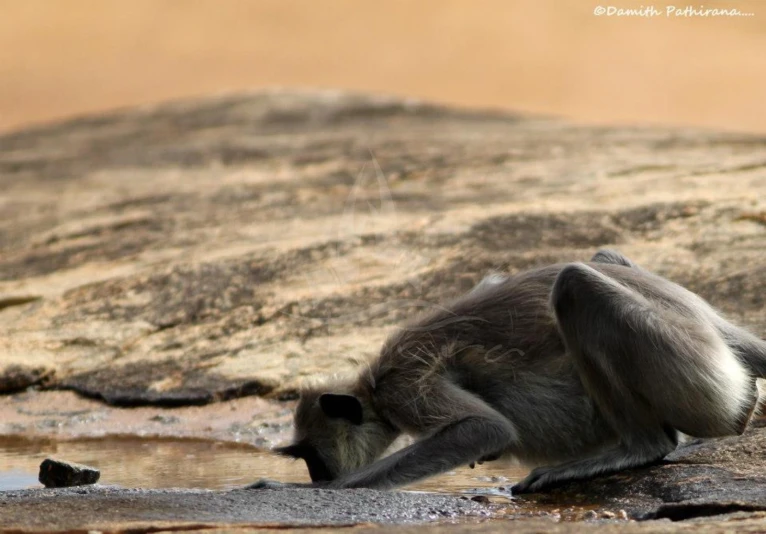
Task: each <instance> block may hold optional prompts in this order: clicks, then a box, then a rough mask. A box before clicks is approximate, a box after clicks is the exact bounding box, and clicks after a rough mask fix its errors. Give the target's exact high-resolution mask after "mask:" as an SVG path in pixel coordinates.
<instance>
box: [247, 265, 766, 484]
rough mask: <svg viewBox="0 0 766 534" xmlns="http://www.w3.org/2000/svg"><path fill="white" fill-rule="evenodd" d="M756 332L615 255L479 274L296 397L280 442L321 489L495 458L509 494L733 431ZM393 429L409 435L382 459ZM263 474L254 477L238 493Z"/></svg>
mask: <svg viewBox="0 0 766 534" xmlns="http://www.w3.org/2000/svg"><path fill="white" fill-rule="evenodd" d="M763 377H766V342H764V341H763V340H761V339H759V338H758V337H756V336H754V335H752V334H750V333H748V332H747V331H745V330H744V329H742V328H739V327H737V326H735V325H733V324H731V323H730V322H728V321H726V320H725V319H724V318H722V317H721V316H720V315H719V314H718V313H716V311H715V310H713V308H712V307H711V306H710V305H708V304H707V303H706V302H705V301H704V300H703V299H702V298H700V297H698V296H697V295H695V294H694V293H692V292H690V291H688V290H686V289H684V288H683V287H681V286H679V285H677V284H675V283H673V282H670V281H668V280H666V279H664V278H662V277H660V276H657V275H655V274H652V273H650V272H648V271H646V270H644V269H642V268H640V267H638V266H636V265H635V264H634V263H633V262H631V261H630V260H629V259H627V258H625V257H624V256H622V255H621V254H619V253H617V252H615V251H611V250H602V251H599V252H598V253H597V254H596V255H595V256H594V257H593V258H592V259H591V261H590V262H587V263H569V264H559V265H551V266H547V267H543V268H538V269H534V270H531V271H528V272H524V273H521V274H518V275H515V276H500V275H492V276H490V277H488V278H486V279H485V280H484V281H482V282H481V283H480V284H479V285H478V286H477V287H475V288H474V289H473V290H472V291H471V292H470V293H468V294H467V295H464V296H463V297H461V298H459V299H457V300H456V301H454V302H453V303H451V304H450V305H449V306H447V307H445V308H443V309H440V310H438V311H436V312H433V313H431V314H430V315H428V316H426V317H424V318H422V319H420V320H418V321H417V322H415V323H413V324H411V325H409V326H408V327H405V328H403V329H402V330H400V331H399V332H398V333H396V334H395V335H393V336H392V337H391V338H390V339H389V340H388V341H387V342H386V343H385V345H384V346H383V348H382V350H381V352H380V356H379V357H378V358H377V359H376V360H375V361H374V362H372V364H371V365H370V367H369V368H366V369H365V370H364V371H363V372H362V373H360V375H359V376H358V378H357V379H356V380H355V381H352V382H348V383H337V384H334V385H331V386H328V387H327V388H326V389H325V388H323V389H308V390H305V391H303V392H302V394H301V398H300V401H299V403H298V406H297V409H296V413H295V441H294V443H293V444H291V445H288V446H286V447H282V448H280V449H277V452H279V453H281V454H283V455H286V456H290V457H293V458H301V459H303V460H304V461H305V462H306V465H307V467H308V470H309V474H310V476H311V480H312V481H313V482H312V484H311V486H314V487H327V488H378V489H386V488H393V487H396V486H401V485H404V484H409V483H411V482H414V481H417V480H420V479H423V478H425V477H429V476H432V475H436V474H439V473H442V472H445V471H448V470H450V469H453V468H456V467H458V466H461V465H464V464H469V463H472V462H474V461H477V460H479V461H480V460H489V459H495V458H497V457H500V456H505V455H510V456H512V457H515V458H516V459H518V460H519V461H521V462H523V463H526V464H531V465H543V467H537V468H536V469H534V470H533V471H532V472H531V473H530V474H529V475H528V476H527V477H526V478H525V479H524V480H522V481H521V482H519V483H518V484H516V485H515V486H514V487H513V488H512V491H513V492H514V493H525V492H537V491H541V490H544V489H546V488H549V487H551V486H554V485H557V484H560V483H563V482H566V481H570V480H576V479H585V478H589V477H593V476H596V475H600V474H606V473H612V472H616V471H619V470H622V469H626V468H631V467H637V466H642V465H647V464H650V463H653V462H657V461H659V460H661V459H662V458H663V457H665V456H666V455H667V454H668V453H670V452H671V451H673V450H674V449H675V448H676V446H677V444H678V439H679V433H683V434H686V435H689V436H693V437H698V438H708V437H716V436H726V435H733V434H741V433H742V432H744V430H745V428H746V426H747V423H748V421H749V420H750V418H751V417H752V415H753V413H754V412H755V410H756V407H757V404H758V390H757V387H756V378H763ZM402 433H406V434H410V435H413V436H414V437H416V438H417V441H416V442H415V443H413V444H412V445H410V446H408V447H405V448H403V449H401V450H399V451H396V452H394V453H393V454H390V455H388V456H385V457H382V458H381V456H382V455H383V454H384V452H385V451H386V449H387V448H388V447H389V446H390V445H391V443H392V442H393V441H394V439H395V438H396V437H397V436H399V435H400V434H402ZM276 485H279V483H276V482H271V481H268V480H264V481H260V482H256V483H255V484H253V485H251V486H249V487H251V488H259V487H273V486H276Z"/></svg>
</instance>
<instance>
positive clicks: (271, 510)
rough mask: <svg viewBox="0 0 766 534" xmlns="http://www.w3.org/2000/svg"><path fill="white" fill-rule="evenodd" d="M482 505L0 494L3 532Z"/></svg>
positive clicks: (377, 496)
mask: <svg viewBox="0 0 766 534" xmlns="http://www.w3.org/2000/svg"><path fill="white" fill-rule="evenodd" d="M490 515H491V514H490V513H489V511H488V509H487V507H486V506H484V505H481V504H477V503H475V502H473V501H470V500H463V499H459V498H457V497H450V496H445V495H433V494H431V495H428V494H415V493H394V492H380V491H373V490H357V491H326V490H261V491H247V490H239V491H231V492H212V491H203V490H136V489H120V488H109V487H104V486H101V487H91V488H81V489H60V490H31V491H29V490H27V491H11V492H3V493H0V517H2V524H1V526H2V527H4V528H50V526H52V525H55V526H56V528H57V529H60V530H66V529H75V528H77V529H83V528H89V529H98V528H103V527H105V526H109V525H112V524H114V523H119V522H149V521H157V522H163V521H164V522H173V523H176V524H179V523H184V522H189V523H198V524H199V523H213V524H215V523H219V524H220V523H223V524H226V523H260V524H265V525H268V524H275V523H281V524H283V525H352V524H357V523H406V522H423V521H434V520H437V519H442V520H444V519H455V518H459V517H475V518H477V519H479V518H486V517H489V516H490Z"/></svg>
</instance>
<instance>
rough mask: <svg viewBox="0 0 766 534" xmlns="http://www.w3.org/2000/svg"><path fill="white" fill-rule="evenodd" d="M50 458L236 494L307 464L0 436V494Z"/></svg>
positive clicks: (493, 478)
mask: <svg viewBox="0 0 766 534" xmlns="http://www.w3.org/2000/svg"><path fill="white" fill-rule="evenodd" d="M49 456H52V457H57V458H61V459H64V460H67V461H70V462H77V463H82V464H86V465H90V466H93V467H96V468H98V469H100V470H101V480H100V481H99V483H100V484H110V485H117V486H123V487H137V488H171V487H173V488H207V489H233V488H236V487H240V486H244V485H246V484H249V483H251V482H254V481H255V480H258V479H259V478H271V479H275V480H280V481H284V482H306V481H308V474H307V472H306V467H305V464H304V463H303V462H301V461H293V460H290V459H287V458H281V457H278V456H276V455H273V454H269V453H267V452H264V451H261V450H258V449H255V448H254V447H252V446H250V445H245V444H236V443H226V442H218V441H211V440H197V439H164V438H163V439H147V438H140V437H135V436H125V437H120V436H111V437H106V438H88V439H69V440H54V439H46V438H35V439H28V438H20V437H11V436H5V437H0V490H12V489H24V488H30V487H42V486H41V485H40V484H39V483H38V482H37V472H38V468H39V466H40V462H42V461H43V460H44V459H45V458H47V457H49ZM526 473H527V469H525V468H523V467H520V466H518V465H513V464H509V463H507V462H491V463H486V464H484V465H477V466H476V468H475V469H470V468H469V467H464V468H460V469H457V470H455V471H451V472H449V473H445V474H443V475H440V476H438V477H433V478H431V479H428V480H426V481H423V482H421V483H419V484H414V485H412V486H408V488H407V489H408V490H413V491H430V492H442V493H452V494H460V493H462V494H468V495H476V494H484V495H500V496H502V495H507V493H506V492H505V491H504V490H503V489H498V488H507V487H509V486H510V485H512V484H513V483H514V482H515V481H517V480H519V479H521V478H523V477H524V475H525V474H526Z"/></svg>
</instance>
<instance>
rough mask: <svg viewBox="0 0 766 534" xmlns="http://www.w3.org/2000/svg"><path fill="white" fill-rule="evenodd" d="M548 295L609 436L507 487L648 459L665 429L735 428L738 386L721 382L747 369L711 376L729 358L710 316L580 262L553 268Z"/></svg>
mask: <svg viewBox="0 0 766 534" xmlns="http://www.w3.org/2000/svg"><path fill="white" fill-rule="evenodd" d="M551 304H552V307H553V309H554V312H555V315H556V319H557V321H558V324H559V329H560V332H561V334H562V337H563V338H564V341H565V344H566V346H567V350H568V352H569V353H570V354H571V356H572V358H573V360H574V362H575V365H576V367H577V370H578V372H579V374H580V378H581V380H582V382H583V385H584V386H585V388H586V390H587V392H588V394H589V396H590V397H591V398H592V399H593V401H594V402H595V403H596V405H597V407H598V408H599V412H600V413H601V414H602V416H603V417H604V418H605V420H606V421H607V423H608V424H609V425H610V426H611V427H612V428H613V430H614V431H615V433H616V435H617V436H618V442H617V444H616V445H614V446H613V447H612V448H609V449H606V450H604V451H602V452H601V453H600V454H596V455H594V456H592V457H589V458H583V459H579V460H574V461H571V462H568V463H565V464H562V465H558V466H552V467H543V468H538V469H536V470H534V471H533V472H532V473H531V474H530V475H529V476H528V477H527V478H526V479H525V480H524V481H522V482H521V483H519V484H518V485H517V486H515V487H514V491H515V492H526V491H538V490H540V489H542V488H544V487H546V486H550V485H553V484H557V483H561V482H565V481H568V480H574V479H582V478H589V477H592V476H595V475H599V474H605V473H610V472H615V471H619V470H622V469H625V468H630V467H637V466H641V465H646V464H649V463H653V462H655V461H658V460H660V459H662V458H663V457H664V456H666V455H667V454H668V453H669V452H671V451H672V450H673V449H674V448H675V447H676V445H677V437H676V434H677V433H676V431H675V430H674V429H679V430H681V431H684V432H687V433H690V434H694V433H693V432H688V431H687V430H686V428H691V429H694V430H698V431H699V432H698V433H696V434H695V435H697V436H700V435H715V433H716V432H720V433H726V432H730V433H734V432H733V431H734V430H735V428H736V425H737V421H736V419H737V417H738V410H739V409H740V407H741V406H740V405H739V404H738V403H739V397H737V396H738V395H741V396H742V398H744V396H745V393H744V392H739V391H737V392H734V391H732V392H731V393H728V392H727V391H725V390H726V388H725V387H722V386H721V385H722V384H723V385H724V386H727V385H728V384H729V383H731V384H733V385H736V386H742V387H744V386H745V382H744V381H745V380H746V379H747V377H746V376H745V375H744V374H742V375H741V376H740V375H737V374H736V373H738V372H739V370H737V369H734V371H733V373H734V374H735V375H736V376H734V377H733V378H731V380H730V379H729V378H728V377H721V378H718V373H717V371H718V370H719V368H718V367H717V365H718V361H719V359H720V361H721V362H724V363H727V362H730V363H731V364H732V365H733V366H736V362H735V360H734V359H733V355H732V354H731V353H730V352H729V351H728V349H727V348H726V347H725V345H724V343H723V341H722V340H721V339H720V338H719V337H717V334H716V333H715V331H714V330H713V328H712V326H711V325H705V324H703V323H700V322H696V323H695V322H692V321H690V320H687V319H685V318H683V317H681V316H679V315H676V314H673V313H671V312H668V311H666V310H662V309H659V308H658V307H656V306H655V305H653V304H652V303H651V302H649V301H648V300H646V299H645V298H643V297H642V296H641V295H639V294H637V293H635V292H634V291H632V290H630V289H627V288H626V287H624V286H622V285H620V284H619V283H617V282H616V281H614V280H612V279H610V278H609V277H607V276H605V275H603V274H601V273H600V272H598V271H596V270H595V269H592V268H591V267H588V266H587V265H584V264H572V265H568V266H566V267H564V269H562V271H561V273H560V274H559V276H558V277H557V279H556V283H555V284H554V287H553V291H552V294H551ZM726 358H728V360H727V359H726ZM724 370H725V369H724ZM740 378H741V379H742V380H740ZM711 380H720V381H721V382H720V383H719V382H712V381H711ZM732 389H737V388H732ZM729 395H731V398H733V399H734V401H732V402H730V399H729ZM706 399H707V401H706ZM705 402H707V404H706V403H705ZM719 416H720V417H719ZM719 435H720V434H719Z"/></svg>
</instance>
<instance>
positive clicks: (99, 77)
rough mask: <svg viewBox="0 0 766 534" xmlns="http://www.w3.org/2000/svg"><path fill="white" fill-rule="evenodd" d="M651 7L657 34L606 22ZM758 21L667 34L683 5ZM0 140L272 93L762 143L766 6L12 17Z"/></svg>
mask: <svg viewBox="0 0 766 534" xmlns="http://www.w3.org/2000/svg"><path fill="white" fill-rule="evenodd" d="M600 4H603V5H604V6H612V7H615V8H626V9H627V8H639V7H641V6H646V7H649V6H652V7H655V8H656V9H657V10H658V11H659V12H662V13H663V14H662V15H659V16H655V17H649V18H645V17H616V16H615V17H607V16H602V17H598V16H595V15H594V14H593V12H594V8H595V7H597V6H599V5H600ZM687 4H688V5H691V6H693V7H695V8H700V7H701V6H702V5H704V7H707V8H727V9H731V8H738V9H740V10H741V11H742V12H743V13H753V16H750V17H675V16H673V17H667V16H665V15H664V13H666V9H667V7H668V6H670V5H675V6H678V7H681V6H686V5H687ZM0 13H1V14H2V16H0V130H2V129H10V128H14V127H17V126H20V125H23V124H27V123H29V122H30V121H31V122H37V121H45V120H49V119H52V118H57V117H63V116H67V115H70V114H73V113H81V112H90V111H98V110H103V109H108V108H113V107H115V106H125V105H133V104H142V103H148V102H156V101H158V100H165V99H170V98H176V97H184V96H192V95H195V96H196V95H207V94H211V93H218V92H221V91H232V90H239V89H255V88H263V87H271V86H300V87H337V88H347V89H354V90H362V91H373V92H383V93H394V94H400V95H407V96H417V97H424V98H428V99H431V100H436V101H442V102H447V103H453V104H459V105H465V106H474V107H476V106H479V107H488V106H489V107H500V108H506V109H516V110H522V111H533V112H542V113H550V114H557V115H564V116H567V117H571V118H574V119H577V120H579V121H589V122H640V123H660V124H678V125H698V126H706V127H714V128H716V129H729V130H747V131H759V132H763V131H766V106H764V105H763V97H762V95H764V94H766V4H764V3H763V2H759V1H758V0H710V1H707V2H686V3H682V2H671V1H663V2H640V1H637V0H619V1H618V0H614V1H606V0H604V1H598V0H480V1H477V2H468V1H467V0H446V1H443V0H420V1H418V2H409V1H406V0H393V1H387V2H374V1H370V0H363V1H360V0H329V1H324V2H315V1H312V0H299V1H292V2H283V1H282V0H258V1H253V0H224V1H220V0H195V1H178V0H136V1H132V2H125V1H122V0H67V1H66V2H54V1H49V0H24V1H20V0H0Z"/></svg>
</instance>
